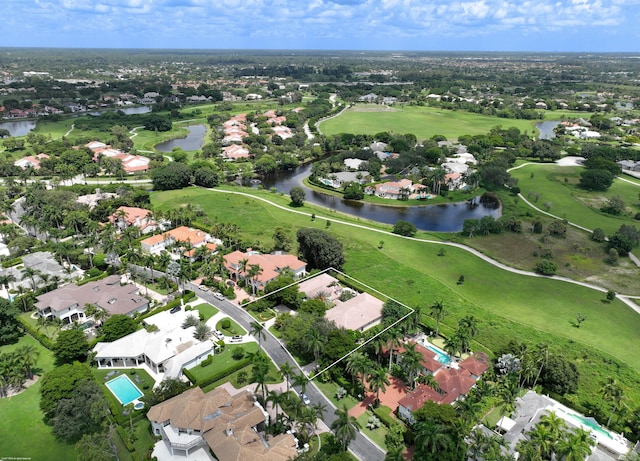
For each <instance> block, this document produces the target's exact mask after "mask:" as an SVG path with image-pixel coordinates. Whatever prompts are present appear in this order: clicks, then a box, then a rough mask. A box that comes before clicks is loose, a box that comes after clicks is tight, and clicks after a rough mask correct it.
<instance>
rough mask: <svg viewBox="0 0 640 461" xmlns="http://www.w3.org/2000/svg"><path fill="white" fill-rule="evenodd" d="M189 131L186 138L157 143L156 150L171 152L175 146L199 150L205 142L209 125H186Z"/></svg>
mask: <svg viewBox="0 0 640 461" xmlns="http://www.w3.org/2000/svg"><path fill="white" fill-rule="evenodd" d="M184 128H186V129H187V130H188V131H189V134H188V135H187V137H186V138H177V139H171V140H169V141H165V142H162V143H160V144H158V145H156V150H159V151H160V152H171V151H172V150H173V149H174V148H176V147H179V148H181V149H182V150H187V151H188V150H198V149H200V148H201V147H202V145H203V144H204V135H205V134H206V133H207V127H206V126H204V125H189V126H185V127H184Z"/></svg>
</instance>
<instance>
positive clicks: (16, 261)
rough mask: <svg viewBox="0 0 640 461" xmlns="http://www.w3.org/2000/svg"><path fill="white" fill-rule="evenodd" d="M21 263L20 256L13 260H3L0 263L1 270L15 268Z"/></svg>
mask: <svg viewBox="0 0 640 461" xmlns="http://www.w3.org/2000/svg"><path fill="white" fill-rule="evenodd" d="M21 263H22V257H20V256H18V257H17V258H13V259H5V260H4V261H2V268H3V269H6V268H8V267H13V266H17V265H18V264H21Z"/></svg>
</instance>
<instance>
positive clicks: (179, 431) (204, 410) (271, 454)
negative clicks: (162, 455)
mask: <svg viewBox="0 0 640 461" xmlns="http://www.w3.org/2000/svg"><path fill="white" fill-rule="evenodd" d="M147 418H148V419H149V421H150V422H151V428H152V430H153V433H154V434H155V435H157V436H161V437H162V441H160V442H158V443H164V444H165V445H166V446H167V448H168V449H169V451H170V452H171V456H172V459H181V458H182V457H185V458H188V457H189V453H190V452H191V453H192V452H194V451H195V450H198V449H200V448H202V447H208V448H209V449H210V450H211V451H212V452H213V454H214V456H215V458H216V459H218V460H219V461H242V460H252V461H287V460H290V459H293V458H295V457H296V456H297V455H298V441H297V440H296V439H295V437H294V436H293V435H292V434H288V433H287V434H281V435H278V436H275V437H271V438H269V439H268V440H267V439H266V438H265V437H264V436H263V435H262V434H261V433H260V432H259V429H260V428H261V427H262V426H263V425H265V424H268V422H269V414H268V413H267V412H266V411H265V410H264V408H263V407H262V406H261V405H260V404H259V403H258V402H257V401H256V399H255V398H254V396H253V395H252V394H251V393H249V392H248V391H243V392H238V393H237V394H234V395H231V394H229V392H228V391H227V390H226V389H225V388H223V387H218V388H216V389H214V390H212V391H211V392H208V393H206V394H205V393H204V392H203V391H202V389H200V388H199V387H195V388H193V389H189V390H187V391H185V392H183V393H182V394H180V395H177V396H175V397H173V398H171V399H169V400H165V401H164V402H162V403H159V404H157V405H154V406H153V407H151V408H150V409H149V412H148V413H147Z"/></svg>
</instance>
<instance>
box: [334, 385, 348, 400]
mask: <svg viewBox="0 0 640 461" xmlns="http://www.w3.org/2000/svg"><path fill="white" fill-rule="evenodd" d="M346 395H347V390H346V389H345V388H344V387H342V386H340V387H338V388H337V389H336V399H338V400H342V399H343V398H344V397H345V396H346Z"/></svg>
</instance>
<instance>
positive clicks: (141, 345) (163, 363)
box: [93, 310, 214, 378]
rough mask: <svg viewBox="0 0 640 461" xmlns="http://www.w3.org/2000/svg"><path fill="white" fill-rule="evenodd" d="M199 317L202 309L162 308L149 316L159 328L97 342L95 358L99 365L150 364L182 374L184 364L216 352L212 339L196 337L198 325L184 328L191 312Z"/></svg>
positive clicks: (164, 371) (149, 321) (188, 365)
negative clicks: (173, 310)
mask: <svg viewBox="0 0 640 461" xmlns="http://www.w3.org/2000/svg"><path fill="white" fill-rule="evenodd" d="M191 315H193V316H195V317H196V318H198V315H199V313H198V311H197V310H191V311H184V310H180V311H178V312H176V313H173V314H172V313H170V312H168V311H165V312H160V313H159V314H156V315H153V316H151V317H149V318H148V319H146V320H145V323H147V324H148V325H155V326H157V327H158V329H157V330H156V331H152V332H149V331H147V330H145V329H143V330H138V331H136V332H134V333H131V334H130V335H127V336H125V337H124V338H120V339H118V340H116V341H113V342H110V343H105V342H100V343H98V344H96V345H95V347H94V348H93V351H94V352H95V358H94V360H95V361H96V362H97V363H98V367H99V368H123V367H124V368H130V367H141V366H142V365H147V366H148V367H149V368H150V369H151V370H152V371H153V372H154V373H156V374H163V375H164V377H167V378H180V376H181V375H182V369H183V368H187V369H188V368H191V367H193V366H195V365H197V364H199V363H200V362H202V360H204V359H206V358H207V356H208V355H210V354H214V344H213V342H212V341H211V340H207V341H202V342H201V341H198V340H196V339H195V338H194V337H193V333H194V331H195V327H189V328H186V329H185V328H182V324H183V322H184V321H185V319H186V318H187V317H188V316H191Z"/></svg>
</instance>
